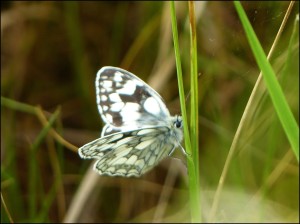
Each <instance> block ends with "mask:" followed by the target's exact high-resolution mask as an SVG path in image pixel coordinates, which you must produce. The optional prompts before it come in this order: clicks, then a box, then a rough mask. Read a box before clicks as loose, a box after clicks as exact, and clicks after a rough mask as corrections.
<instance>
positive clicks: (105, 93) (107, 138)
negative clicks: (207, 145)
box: [78, 66, 186, 177]
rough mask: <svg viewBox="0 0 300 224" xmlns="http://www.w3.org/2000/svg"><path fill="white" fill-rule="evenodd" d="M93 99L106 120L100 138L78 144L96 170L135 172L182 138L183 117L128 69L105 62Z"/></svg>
mask: <svg viewBox="0 0 300 224" xmlns="http://www.w3.org/2000/svg"><path fill="white" fill-rule="evenodd" d="M96 94H97V104H98V109H99V112H100V115H101V117H102V119H103V121H104V122H105V123H106V124H105V126H104V128H103V129H102V133H101V138H98V139H96V140H94V141H92V142H90V143H87V144H86V145H84V146H82V147H80V148H79V151H78V153H79V155H80V157H81V158H84V159H96V160H97V161H96V163H95V165H94V170H96V171H97V172H98V173H99V174H103V175H109V176H125V177H131V176H135V177H139V176H141V175H142V174H144V173H145V172H147V171H149V170H150V169H151V168H153V167H154V166H155V165H157V164H158V163H159V162H160V161H161V160H162V159H164V158H165V157H167V156H168V155H171V154H172V153H173V151H174V150H175V148H177V147H178V146H179V147H180V148H181V149H182V151H183V153H184V154H186V153H185V151H184V149H183V148H182V146H181V145H180V142H181V141H182V138H183V134H182V119H181V117H179V116H174V117H172V116H170V113H169V111H168V109H167V107H166V105H165V103H164V102H163V99H162V98H161V96H160V95H159V94H158V93H157V92H156V91H155V90H154V89H152V88H151V87H150V86H149V85H147V84H146V83H145V82H143V81H142V80H141V79H139V78H138V77H136V76H135V75H133V74H132V73H130V72H128V71H125V70H123V69H120V68H116V67H110V66H106V67H103V68H101V69H100V70H99V71H98V73H97V77H96Z"/></svg>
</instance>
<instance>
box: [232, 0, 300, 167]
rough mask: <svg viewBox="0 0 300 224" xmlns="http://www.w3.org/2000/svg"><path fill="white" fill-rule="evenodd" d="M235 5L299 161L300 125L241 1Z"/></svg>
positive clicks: (235, 2)
mask: <svg viewBox="0 0 300 224" xmlns="http://www.w3.org/2000/svg"><path fill="white" fill-rule="evenodd" d="M234 5H235V7H236V10H237V12H238V15H239V17H240V20H241V22H242V24H243V27H244V29H245V32H246V36H247V38H248V41H249V44H250V46H251V49H252V51H253V54H254V56H255V59H256V62H257V64H258V66H259V68H260V69H261V70H262V74H263V77H264V80H265V83H266V87H267V89H268V92H269V94H270V97H271V100H272V103H273V105H274V107H275V111H276V113H277V115H278V117H279V120H280V122H281V125H282V126H283V129H284V131H285V133H286V135H287V138H288V140H289V142H290V144H291V146H292V150H293V152H294V153H295V156H296V158H297V160H298V162H299V127H298V124H297V122H296V120H295V118H294V116H293V114H292V112H291V110H290V108H289V105H288V103H287V101H286V99H285V96H284V94H283V91H282V89H281V87H280V85H279V83H278V81H277V79H276V76H275V73H274V71H273V69H272V67H271V65H270V63H269V62H268V60H267V57H266V55H265V53H264V51H263V49H262V47H261V45H260V43H259V41H258V39H257V37H256V35H255V33H254V31H253V29H252V26H251V24H250V22H249V20H248V18H247V15H246V13H245V11H244V9H243V7H242V5H241V3H240V2H238V1H234Z"/></svg>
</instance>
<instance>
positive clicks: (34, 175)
mask: <svg viewBox="0 0 300 224" xmlns="http://www.w3.org/2000/svg"><path fill="white" fill-rule="evenodd" d="M59 113H60V109H59V108H58V109H57V110H56V111H55V112H54V114H53V115H52V116H51V117H50V119H49V123H48V124H47V125H46V126H45V127H43V129H42V131H41V132H40V133H39V135H38V136H37V138H36V139H35V141H34V143H33V144H32V145H31V149H30V152H31V155H30V164H29V180H30V181H29V182H28V184H29V186H28V189H29V195H30V199H29V217H30V218H31V219H34V218H35V217H36V208H37V206H36V200H37V197H36V196H37V192H38V189H37V181H38V173H39V170H38V164H37V158H36V152H37V149H38V147H39V146H40V144H41V143H42V141H43V140H44V139H45V137H46V135H47V133H48V132H49V130H50V129H51V127H52V126H53V124H54V121H55V120H56V119H57V117H58V115H59Z"/></svg>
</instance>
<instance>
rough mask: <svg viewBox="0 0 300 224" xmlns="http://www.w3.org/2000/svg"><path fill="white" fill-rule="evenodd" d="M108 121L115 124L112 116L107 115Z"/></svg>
mask: <svg viewBox="0 0 300 224" xmlns="http://www.w3.org/2000/svg"><path fill="white" fill-rule="evenodd" d="M105 116H106V119H107V120H108V123H111V124H112V123H113V116H112V115H111V114H106V115H105Z"/></svg>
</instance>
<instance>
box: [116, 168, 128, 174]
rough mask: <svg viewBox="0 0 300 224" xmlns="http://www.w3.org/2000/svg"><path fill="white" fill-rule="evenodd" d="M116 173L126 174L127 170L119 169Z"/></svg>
mask: <svg viewBox="0 0 300 224" xmlns="http://www.w3.org/2000/svg"><path fill="white" fill-rule="evenodd" d="M116 173H119V174H126V170H125V169H119V170H117V172H116Z"/></svg>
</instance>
